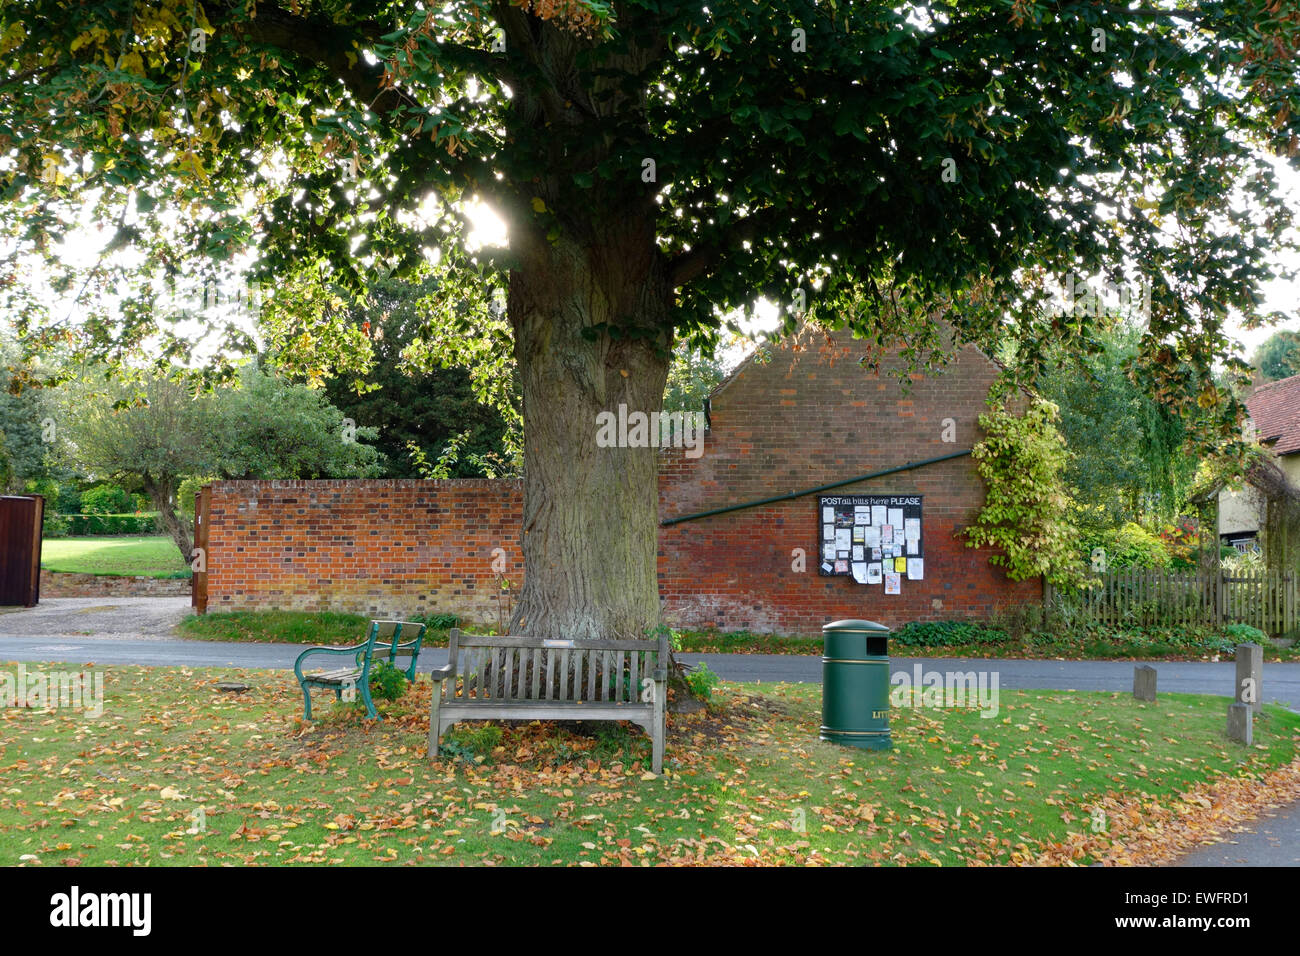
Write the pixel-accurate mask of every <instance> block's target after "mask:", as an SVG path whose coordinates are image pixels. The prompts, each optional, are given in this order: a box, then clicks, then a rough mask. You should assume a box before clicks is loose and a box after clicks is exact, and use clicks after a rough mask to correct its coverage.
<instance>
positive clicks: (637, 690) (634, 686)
mask: <svg viewBox="0 0 1300 956" xmlns="http://www.w3.org/2000/svg"><path fill="white" fill-rule="evenodd" d="M628 657H630V658H631V661H630V662H629V665H630V667H631V670H630V671H629V674H630V677H629V680H628V684H627V698H628V700H640V699H641V682H640V681H638V680H637V679H636V678H637V673H636V665H637V662H638V661H639V660H640V659H641V652H640V651H633V652H632V653H631V654H629V655H628Z"/></svg>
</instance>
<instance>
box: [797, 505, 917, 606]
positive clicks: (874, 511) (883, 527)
mask: <svg viewBox="0 0 1300 956" xmlns="http://www.w3.org/2000/svg"><path fill="white" fill-rule="evenodd" d="M921 498H922V496H921V495H829V496H823V497H820V498H818V499H817V517H818V527H819V528H820V529H821V535H820V540H819V541H818V543H817V544H818V546H817V556H818V562H817V570H818V573H819V574H821V575H822V576H823V577H835V576H843V577H850V578H852V579H853V580H854V581H856V582H857V583H858V584H865V585H868V586H871V587H881V588H883V589H884V591H885V593H886V594H901V593H902V589H903V587H904V586H905V582H907V581H921V580H924V578H925V541H924V538H923V536H922V534H921Z"/></svg>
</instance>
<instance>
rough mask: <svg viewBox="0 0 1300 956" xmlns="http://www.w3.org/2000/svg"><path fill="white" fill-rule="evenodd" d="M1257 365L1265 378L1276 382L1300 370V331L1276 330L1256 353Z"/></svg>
mask: <svg viewBox="0 0 1300 956" xmlns="http://www.w3.org/2000/svg"><path fill="white" fill-rule="evenodd" d="M1255 367H1256V368H1257V369H1259V371H1260V373H1261V374H1263V376H1264V378H1265V379H1267V380H1268V381H1270V382H1275V381H1277V380H1278V379H1280V378H1290V377H1291V376H1292V375H1295V374H1296V373H1297V372H1300V332H1291V331H1289V330H1286V329H1284V330H1282V331H1280V332H1274V333H1273V334H1272V335H1270V336H1269V337H1268V338H1267V339H1265V340H1264V344H1263V345H1261V346H1260V347H1259V351H1257V352H1256V353H1255Z"/></svg>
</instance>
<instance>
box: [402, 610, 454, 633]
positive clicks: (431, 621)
mask: <svg viewBox="0 0 1300 956" xmlns="http://www.w3.org/2000/svg"><path fill="white" fill-rule="evenodd" d="M413 620H417V621H420V622H421V623H422V624H425V625H427V626H428V628H429V630H431V631H447V630H451V628H453V627H457V626H458V625H459V624H460V618H459V617H457V616H456V615H455V614H426V615H424V616H423V617H417V618H414V619H413Z"/></svg>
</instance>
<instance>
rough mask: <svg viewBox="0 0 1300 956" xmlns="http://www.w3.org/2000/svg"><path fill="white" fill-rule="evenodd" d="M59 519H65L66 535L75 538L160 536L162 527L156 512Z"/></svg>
mask: <svg viewBox="0 0 1300 956" xmlns="http://www.w3.org/2000/svg"><path fill="white" fill-rule="evenodd" d="M59 517H62V518H65V519H67V522H68V534H70V535H75V536H81V535H94V534H162V525H161V523H160V522H159V520H158V512H156V511H144V512H140V513H139V514H79V515H60V516H59ZM47 520H48V519H47Z"/></svg>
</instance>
